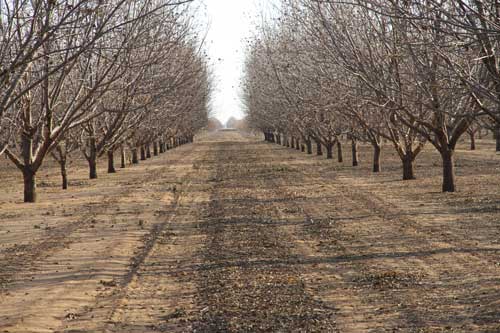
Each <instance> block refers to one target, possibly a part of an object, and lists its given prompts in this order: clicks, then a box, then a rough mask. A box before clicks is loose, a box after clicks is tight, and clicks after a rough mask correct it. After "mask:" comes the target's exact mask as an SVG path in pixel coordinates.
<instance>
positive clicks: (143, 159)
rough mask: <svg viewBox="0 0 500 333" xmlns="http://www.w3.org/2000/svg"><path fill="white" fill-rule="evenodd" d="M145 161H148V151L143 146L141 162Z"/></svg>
mask: <svg viewBox="0 0 500 333" xmlns="http://www.w3.org/2000/svg"><path fill="white" fill-rule="evenodd" d="M145 160H146V149H145V148H144V146H141V161H145Z"/></svg>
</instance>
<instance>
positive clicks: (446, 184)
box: [441, 149, 455, 192]
mask: <svg viewBox="0 0 500 333" xmlns="http://www.w3.org/2000/svg"><path fill="white" fill-rule="evenodd" d="M453 153H454V151H453V150H448V149H443V151H442V152H441V158H442V159H443V192H455V163H454V161H453Z"/></svg>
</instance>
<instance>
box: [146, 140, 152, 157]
mask: <svg viewBox="0 0 500 333" xmlns="http://www.w3.org/2000/svg"><path fill="white" fill-rule="evenodd" d="M146 158H151V145H150V144H149V143H148V144H147V145H146Z"/></svg>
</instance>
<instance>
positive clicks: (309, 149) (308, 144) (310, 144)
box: [306, 139, 313, 155]
mask: <svg viewBox="0 0 500 333" xmlns="http://www.w3.org/2000/svg"><path fill="white" fill-rule="evenodd" d="M306 150H307V153H308V154H309V155H311V154H312V153H313V147H312V142H311V139H308V140H307V141H306Z"/></svg>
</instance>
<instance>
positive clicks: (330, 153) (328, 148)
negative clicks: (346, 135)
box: [326, 143, 333, 160]
mask: <svg viewBox="0 0 500 333" xmlns="http://www.w3.org/2000/svg"><path fill="white" fill-rule="evenodd" d="M326 158H327V159H329V160H331V159H333V143H328V144H327V145H326Z"/></svg>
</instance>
